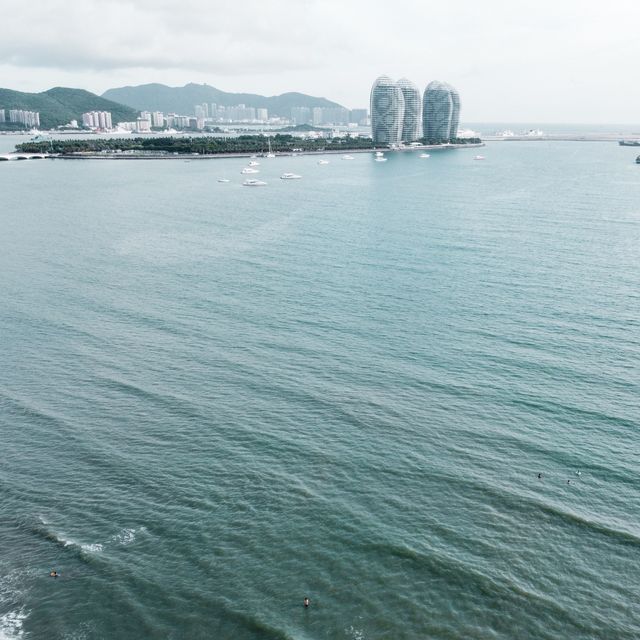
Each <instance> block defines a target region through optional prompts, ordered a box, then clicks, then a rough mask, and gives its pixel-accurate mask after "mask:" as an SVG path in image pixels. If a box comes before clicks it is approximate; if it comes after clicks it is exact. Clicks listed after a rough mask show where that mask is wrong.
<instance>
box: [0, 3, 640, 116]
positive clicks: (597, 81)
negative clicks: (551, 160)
mask: <svg viewBox="0 0 640 640" xmlns="http://www.w3.org/2000/svg"><path fill="white" fill-rule="evenodd" d="M0 16H1V19H0V87H7V88H11V89H17V90H21V91H42V90H45V89H48V88H50V87H52V86H71V87H81V88H85V89H89V90H90V91H94V92H96V93H102V92H103V91H105V90H106V89H108V88H111V87H118V86H122V85H127V84H144V83H147V82H162V83H165V84H169V85H173V86H178V85H183V84H185V83H187V82H198V83H204V82H206V83H208V84H211V85H213V86H215V87H218V88H220V89H223V90H225V91H247V92H252V93H262V94H266V95H274V94H279V93H283V92H285V91H302V92H304V93H309V94H312V95H319V96H324V97H327V98H329V99H332V100H336V101H337V102H340V103H342V104H344V105H345V106H347V107H350V108H355V107H364V106H367V105H368V101H369V90H370V87H371V84H372V82H373V81H374V80H375V78H376V77H377V76H378V75H381V74H383V73H384V74H387V75H390V76H392V77H395V78H398V77H401V76H406V77H408V78H410V79H411V80H413V81H414V82H415V83H416V84H418V86H419V87H420V88H421V89H423V88H424V86H425V85H426V84H427V83H428V82H429V81H431V80H434V79H439V80H445V81H448V82H450V83H452V84H453V85H455V86H456V87H457V88H458V90H459V91H460V94H461V97H462V121H463V122H465V121H466V122H473V121H475V122H478V121H485V122H531V123H534V122H540V123H543V122H587V123H639V122H640V78H639V75H640V74H639V72H638V65H639V63H640V0H609V1H607V2H605V1H603V0H535V1H534V0H512V1H511V2H508V1H506V0H456V2H452V3H448V2H445V0H438V1H432V0H224V1H219V0H197V1H195V0H135V1H131V0H130V1H127V0H29V2H27V3H23V4H20V6H19V8H17V5H16V3H15V2H14V1H13V0H11V1H9V0H0ZM0 106H1V105H0Z"/></svg>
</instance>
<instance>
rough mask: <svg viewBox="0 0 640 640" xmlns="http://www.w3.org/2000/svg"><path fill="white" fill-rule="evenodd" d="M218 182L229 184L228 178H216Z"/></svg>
mask: <svg viewBox="0 0 640 640" xmlns="http://www.w3.org/2000/svg"><path fill="white" fill-rule="evenodd" d="M218 182H230V180H229V178H218Z"/></svg>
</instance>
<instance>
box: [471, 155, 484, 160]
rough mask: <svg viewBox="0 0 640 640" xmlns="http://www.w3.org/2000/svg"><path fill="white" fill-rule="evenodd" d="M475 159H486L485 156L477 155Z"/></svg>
mask: <svg viewBox="0 0 640 640" xmlns="http://www.w3.org/2000/svg"><path fill="white" fill-rule="evenodd" d="M473 159H474V160H484V156H475V157H474V158H473Z"/></svg>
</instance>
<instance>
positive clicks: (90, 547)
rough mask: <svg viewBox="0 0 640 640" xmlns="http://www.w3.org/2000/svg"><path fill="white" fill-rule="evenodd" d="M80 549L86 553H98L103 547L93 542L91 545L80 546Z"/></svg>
mask: <svg viewBox="0 0 640 640" xmlns="http://www.w3.org/2000/svg"><path fill="white" fill-rule="evenodd" d="M80 549H82V551H86V552H87V553H100V552H101V551H102V550H103V549H104V547H103V546H102V545H101V544H100V543H99V542H95V543H93V544H81V545H80Z"/></svg>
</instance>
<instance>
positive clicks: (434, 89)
mask: <svg viewBox="0 0 640 640" xmlns="http://www.w3.org/2000/svg"><path fill="white" fill-rule="evenodd" d="M452 116H453V98H452V95H451V89H450V87H449V85H447V84H446V83H444V82H439V81H438V80H434V81H433V82H430V83H429V84H428V85H427V88H426V89H425V90H424V99H423V101H422V127H423V130H424V138H425V140H427V141H428V142H448V141H449V138H451V124H452ZM456 130H457V128H456Z"/></svg>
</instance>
